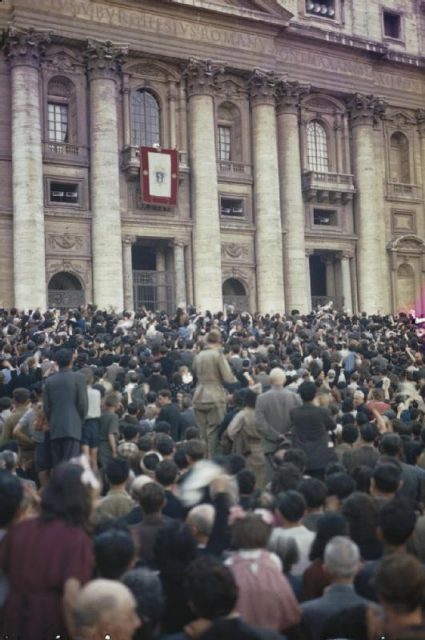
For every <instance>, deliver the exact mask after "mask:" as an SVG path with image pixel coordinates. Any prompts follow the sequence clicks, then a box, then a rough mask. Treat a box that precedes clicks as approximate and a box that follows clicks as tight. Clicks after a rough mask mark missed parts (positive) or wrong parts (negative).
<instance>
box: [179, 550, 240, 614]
mask: <svg viewBox="0 0 425 640" xmlns="http://www.w3.org/2000/svg"><path fill="white" fill-rule="evenodd" d="M185 586H186V590H187V595H188V599H189V601H190V603H191V605H192V607H193V609H194V611H195V613H196V614H197V616H199V617H200V618H205V619H207V620H214V619H216V618H220V617H225V616H227V615H229V614H230V613H231V612H232V611H233V610H234V608H235V606H236V602H237V599H238V587H237V584H236V581H235V578H234V576H233V574H232V572H231V571H230V569H228V568H227V567H226V566H224V565H223V564H222V563H221V562H220V561H219V560H217V559H215V558H213V557H210V556H203V557H200V558H197V559H196V560H193V562H191V564H190V566H189V568H188V571H187V576H186V580H185Z"/></svg>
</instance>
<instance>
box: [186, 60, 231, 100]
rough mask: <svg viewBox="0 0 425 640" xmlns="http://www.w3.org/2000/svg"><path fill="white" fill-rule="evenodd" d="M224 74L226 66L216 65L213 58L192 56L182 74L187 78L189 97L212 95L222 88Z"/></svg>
mask: <svg viewBox="0 0 425 640" xmlns="http://www.w3.org/2000/svg"><path fill="white" fill-rule="evenodd" d="M223 74H224V67H220V66H217V65H214V64H213V63H212V62H211V60H197V59H195V58H190V60H189V62H188V64H187V66H186V68H185V69H184V71H183V74H182V76H183V78H186V83H187V92H188V95H189V97H191V96H195V95H209V96H212V95H214V94H215V93H216V91H217V90H218V89H220V80H221V78H222V76H223Z"/></svg>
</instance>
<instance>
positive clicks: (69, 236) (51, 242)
mask: <svg viewBox="0 0 425 640" xmlns="http://www.w3.org/2000/svg"><path fill="white" fill-rule="evenodd" d="M47 244H48V247H49V248H50V249H53V250H54V249H61V250H63V251H76V250H78V249H82V248H83V246H84V236H82V235H80V234H74V233H69V232H68V231H66V232H65V233H63V234H56V233H48V235H47Z"/></svg>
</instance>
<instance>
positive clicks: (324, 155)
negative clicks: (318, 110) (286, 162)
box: [307, 120, 329, 171]
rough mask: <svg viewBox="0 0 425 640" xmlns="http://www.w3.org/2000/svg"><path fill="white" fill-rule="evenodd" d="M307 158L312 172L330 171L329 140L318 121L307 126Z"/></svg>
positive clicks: (313, 121)
mask: <svg viewBox="0 0 425 640" xmlns="http://www.w3.org/2000/svg"><path fill="white" fill-rule="evenodd" d="M307 156H308V166H309V167H310V169H311V170H312V171H329V157H328V139H327V136H326V131H325V128H324V126H323V125H321V124H320V122H317V120H312V121H311V122H309V123H308V125H307Z"/></svg>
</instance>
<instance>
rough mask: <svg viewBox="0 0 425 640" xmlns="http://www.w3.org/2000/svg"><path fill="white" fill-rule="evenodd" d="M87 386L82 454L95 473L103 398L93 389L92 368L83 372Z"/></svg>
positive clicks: (86, 368)
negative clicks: (86, 407)
mask: <svg viewBox="0 0 425 640" xmlns="http://www.w3.org/2000/svg"><path fill="white" fill-rule="evenodd" d="M81 373H82V374H83V375H84V378H85V380H86V385H87V398H88V411H87V417H86V419H85V420H84V424H83V430H82V435H81V449H82V452H83V453H84V454H85V455H86V456H87V457H88V459H89V460H90V466H91V468H92V469H93V471H96V470H97V450H98V448H99V419H100V414H101V401H102V396H101V393H100V391H99V390H98V389H93V387H92V384H93V381H94V373H93V369H92V368H91V367H84V369H82V370H81Z"/></svg>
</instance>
